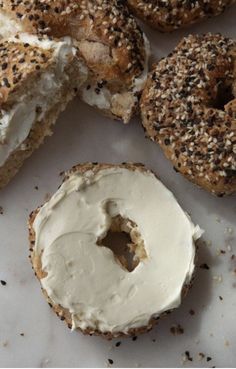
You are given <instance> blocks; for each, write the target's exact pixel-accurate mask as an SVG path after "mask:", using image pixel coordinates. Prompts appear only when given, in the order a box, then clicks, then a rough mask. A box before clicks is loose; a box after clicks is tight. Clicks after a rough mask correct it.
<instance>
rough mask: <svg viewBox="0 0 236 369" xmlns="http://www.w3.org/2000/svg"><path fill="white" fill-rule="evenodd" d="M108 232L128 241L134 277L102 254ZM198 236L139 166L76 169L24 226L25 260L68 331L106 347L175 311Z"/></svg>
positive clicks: (185, 288) (171, 199)
mask: <svg viewBox="0 0 236 369" xmlns="http://www.w3.org/2000/svg"><path fill="white" fill-rule="evenodd" d="M71 214H73V219H72V217H71ZM109 230H111V231H112V232H117V231H120V232H127V233H129V234H130V239H131V243H129V245H128V247H129V248H130V250H132V251H133V253H134V265H133V268H135V269H133V270H132V271H129V270H127V268H126V265H125V263H123V262H122V258H121V257H119V258H117V257H116V256H115V255H114V254H113V252H112V251H111V249H109V248H107V247H105V245H106V243H104V242H105V241H104V240H105V237H106V235H107V233H108V231H109ZM170 230H171V232H170ZM200 235H201V230H200V229H199V227H198V226H196V227H195V226H194V225H193V223H192V222H191V220H190V218H189V217H188V216H187V214H186V213H185V212H184V211H183V210H182V209H181V207H180V206H179V204H178V203H177V201H176V199H175V198H174V196H173V195H172V193H171V192H170V191H169V190H167V189H166V188H165V187H164V185H163V184H162V183H161V182H160V181H159V180H158V179H157V178H156V176H155V175H154V174H153V173H152V172H150V171H149V170H147V169H145V167H144V166H142V165H140V164H122V165H112V164H90V163H89V164H82V165H78V166H76V167H74V168H73V169H72V170H71V171H69V172H68V173H66V177H65V180H64V182H63V184H62V186H61V187H60V188H59V190H58V191H57V192H56V194H55V195H54V196H53V197H52V198H51V199H50V200H49V201H48V202H47V203H46V204H45V205H43V206H42V207H40V208H38V209H37V210H36V211H34V212H33V213H32V214H31V216H30V220H29V238H30V257H31V261H32V264H33V268H34V270H35V273H36V276H37V277H38V279H39V280H40V283H41V285H42V289H43V292H44V295H45V296H46V298H47V300H48V302H49V304H50V306H51V307H52V308H53V310H54V311H55V312H56V313H57V315H58V316H59V317H60V318H61V320H65V321H66V323H67V325H68V326H69V328H72V329H79V330H80V331H82V332H83V333H85V334H91V335H92V334H96V335H101V336H103V337H106V338H109V339H110V338H113V337H118V336H125V335H133V334H139V333H142V332H146V331H148V330H150V329H151V328H152V327H153V325H154V324H155V322H157V320H158V319H159V317H160V316H162V315H163V314H164V313H167V312H169V311H170V310H172V309H174V308H176V307H178V306H179V305H180V303H181V300H182V297H184V295H185V294H186V293H187V291H188V289H189V287H190V285H191V281H192V277H193V272H194V268H195V245H194V241H195V240H197V239H198V238H199V237H200Z"/></svg>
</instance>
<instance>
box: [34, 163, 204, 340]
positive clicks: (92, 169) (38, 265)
mask: <svg viewBox="0 0 236 369" xmlns="http://www.w3.org/2000/svg"><path fill="white" fill-rule="evenodd" d="M114 168H115V169H118V168H125V169H128V170H129V171H139V172H142V173H151V172H150V171H148V170H147V169H146V168H145V167H144V166H143V165H142V164H133V163H122V164H120V165H119V164H114V165H113V164H97V163H85V164H80V165H77V166H74V167H73V168H72V169H71V170H70V171H69V172H66V173H65V178H64V180H63V183H64V182H66V181H68V180H69V179H70V177H71V176H73V175H74V174H80V175H85V174H86V173H90V175H91V173H93V175H96V174H98V173H99V172H100V171H102V170H106V169H114ZM49 201H50V200H49ZM41 208H42V207H39V208H38V209H36V210H35V211H33V212H32V213H31V215H30V218H29V241H30V260H31V263H32V265H33V269H34V271H35V275H36V277H37V278H38V279H39V281H41V279H43V278H45V277H46V276H47V273H46V272H45V271H44V270H43V269H42V253H41V254H39V253H38V252H37V250H36V233H35V228H34V222H35V219H36V218H37V215H38V214H39V212H40V210H41ZM200 234H201V233H199V235H198V236H196V239H197V238H199V237H200ZM192 273H193V272H192ZM193 277H194V273H193V274H192V278H191V279H188V281H187V280H186V282H185V284H184V286H183V288H182V293H181V298H184V297H185V296H186V294H187V292H188V291H189V289H190V287H191V286H192V282H193ZM42 291H43V294H44V295H45V297H46V299H47V301H48V303H49V306H50V307H51V308H52V309H53V310H54V311H55V312H56V314H57V315H58V317H59V318H60V319H61V320H63V321H65V322H66V324H67V325H68V328H69V329H71V328H72V326H73V318H72V315H71V313H70V312H69V311H68V309H65V308H63V307H62V306H61V305H58V304H56V303H55V302H53V301H52V299H51V298H50V297H49V296H48V294H47V292H46V290H45V289H44V288H42ZM170 312H171V310H168V311H165V312H163V313H161V314H160V315H159V316H157V317H155V318H150V320H149V322H148V324H147V325H145V326H143V327H138V328H130V329H129V330H128V331H126V332H123V331H120V332H117V331H116V332H110V331H100V330H98V329H94V328H92V327H87V328H86V329H82V328H80V327H77V329H78V330H80V331H81V332H82V333H83V334H89V335H98V336H101V337H103V338H106V339H112V338H115V337H119V336H122V337H127V336H132V335H138V334H141V333H145V332H148V331H149V330H151V329H152V328H153V326H154V325H155V324H156V323H157V322H158V320H159V318H160V317H162V316H165V315H166V314H168V313H170Z"/></svg>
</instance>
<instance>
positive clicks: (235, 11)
mask: <svg viewBox="0 0 236 369" xmlns="http://www.w3.org/2000/svg"><path fill="white" fill-rule="evenodd" d="M146 31H147V35H148V36H149V37H150V38H151V41H152V47H153V50H154V54H155V55H156V56H157V57H158V58H159V57H161V56H164V55H166V54H167V53H168V52H169V51H170V50H171V49H172V47H174V46H175V45H176V43H177V42H178V40H180V38H181V37H182V36H183V35H187V34H188V33H191V32H207V31H212V32H221V33H223V34H225V35H228V36H231V37H236V7H235V6H234V7H233V8H231V9H230V10H228V11H227V12H226V13H225V14H224V15H222V16H220V17H218V18H215V19H212V20H209V21H207V22H204V23H202V24H200V25H197V26H194V27H191V28H190V29H187V30H184V31H178V32H176V33H173V34H170V35H169V34H164V35H163V34H160V33H158V32H155V31H151V30H150V29H148V28H146ZM84 161H98V162H123V161H135V162H143V163H144V164H146V165H147V166H148V167H149V168H151V169H153V170H154V171H155V172H156V173H157V174H158V176H159V177H160V178H161V180H162V181H163V182H164V184H165V185H166V186H167V187H169V188H170V189H171V190H172V191H173V192H174V194H175V195H176V197H177V199H178V200H179V202H180V204H181V205H182V206H183V207H184V209H185V210H186V211H188V212H189V213H190V214H191V215H192V218H193V220H194V222H195V223H198V224H199V225H200V226H201V227H202V228H204V229H205V231H206V232H205V234H204V236H203V239H204V240H205V241H206V243H205V244H204V243H202V245H201V247H200V250H199V262H198V264H199V265H201V264H202V263H207V264H208V265H209V267H210V269H209V270H206V269H202V268H198V269H197V274H196V280H195V283H194V285H193V288H192V290H191V291H190V292H189V295H188V296H187V298H186V299H185V300H184V302H183V304H182V306H181V307H180V308H179V309H178V310H176V311H175V312H174V313H172V314H171V315H169V316H168V317H167V318H165V319H163V320H161V322H160V323H159V325H158V326H156V327H155V328H154V329H153V330H152V331H151V332H150V333H149V334H145V335H142V336H140V337H138V339H137V340H135V341H133V340H132V339H130V338H129V339H122V340H119V339H116V340H114V341H112V342H107V341H105V340H103V339H101V338H99V337H85V336H83V335H82V334H80V333H77V332H70V331H69V329H68V328H67V327H66V325H65V324H64V323H63V322H61V321H60V320H59V319H58V318H57V317H56V315H55V314H53V313H52V311H51V310H50V309H49V307H48V305H47V303H46V302H45V299H44V298H43V296H42V293H41V291H40V287H39V283H38V281H37V280H36V278H34V275H33V272H32V270H31V265H30V263H29V261H28V240H27V237H28V234H27V226H26V222H27V218H28V214H29V212H30V211H31V210H33V209H35V208H36V207H37V206H38V205H39V204H41V203H42V202H44V200H45V196H46V195H47V194H53V193H54V192H55V191H56V189H57V186H58V185H59V184H60V181H61V178H60V177H59V173H60V172H61V171H63V170H66V169H69V168H70V167H71V166H72V165H74V164H77V163H79V162H84ZM35 186H38V190H37V189H36V188H35ZM0 206H1V207H2V208H3V215H0V235H1V242H0V252H1V254H0V255H1V256H0V280H4V281H6V282H7V284H6V286H2V285H1V284H0V312H1V314H0V366H1V367H3V366H6V367H10V366H13V367H15V366H19V367H28V366H32V367H39V366H40V367H53V366H57V367H63V366H67V367H96V366H97V367H106V366H108V365H110V366H117V367H147V366H149V367H159V366H164V367H173V366H176V367H182V366H190V367H205V366H207V367H212V366H216V367H221V366H227V367H234V366H236V328H235V322H236V273H233V270H235V269H236V259H235V260H234V261H232V260H231V256H232V255H233V254H236V243H235V235H236V229H235V223H236V222H235V220H236V196H230V197H226V198H215V197H213V196H212V195H210V194H208V193H206V192H205V191H203V190H201V189H199V188H197V187H196V186H194V185H193V184H191V183H190V182H188V181H187V180H186V179H184V178H183V177H182V176H181V175H180V174H177V173H176V172H175V171H174V170H173V169H172V165H171V164H170V162H169V161H167V160H166V159H165V158H164V156H163V154H162V152H161V150H160V149H159V147H158V146H157V145H156V144H154V143H152V142H151V141H149V140H148V139H145V137H144V134H143V130H142V127H141V124H140V119H139V118H136V119H134V120H133V121H132V122H131V124H129V125H127V126H125V125H123V124H122V123H120V122H114V121H111V120H109V119H107V118H104V117H102V116H101V115H99V113H97V112H96V111H95V110H93V109H92V108H89V107H88V106H86V105H85V104H83V103H81V102H79V101H78V100H75V101H74V102H73V103H72V104H71V105H70V106H69V107H68V109H67V110H66V112H65V113H64V114H62V116H61V117H60V119H59V121H58V124H57V125H56V127H55V134H54V135H53V136H52V137H51V138H49V139H47V140H46V143H45V145H43V146H42V147H41V148H40V149H39V150H38V151H37V152H35V153H34V155H33V156H32V157H31V158H30V159H28V161H27V162H26V163H25V165H24V167H23V168H22V170H21V171H20V173H19V174H18V175H17V176H16V177H15V179H14V180H13V181H12V182H11V183H10V184H9V186H7V188H6V189H4V190H2V191H1V192H0ZM170 229H171V225H170ZM220 249H222V250H224V251H225V253H224V254H220V255H219V250H220ZM219 296H221V297H222V298H223V300H221V299H220V297H219ZM191 309H192V310H194V312H195V314H194V315H191V314H190V310H191ZM175 324H180V325H181V326H182V327H183V328H184V333H183V334H180V335H176V336H175V335H173V334H172V333H171V332H170V328H171V327H172V326H173V325H175ZM21 334H24V335H21ZM118 341H121V345H120V346H119V347H116V346H115V344H116V342H118ZM185 351H189V355H190V357H191V358H192V361H187V362H185V363H184V362H183V355H184V353H185ZM199 353H203V354H205V355H206V357H207V356H208V357H209V358H211V360H209V359H208V360H209V361H207V360H206V357H205V358H203V359H202V360H200V357H199ZM108 358H109V359H112V360H113V361H114V364H108Z"/></svg>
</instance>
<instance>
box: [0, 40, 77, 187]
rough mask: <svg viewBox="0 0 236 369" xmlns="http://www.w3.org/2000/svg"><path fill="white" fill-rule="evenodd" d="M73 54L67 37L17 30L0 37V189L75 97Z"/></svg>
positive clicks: (49, 131) (75, 58) (74, 60)
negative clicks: (58, 39)
mask: <svg viewBox="0 0 236 369" xmlns="http://www.w3.org/2000/svg"><path fill="white" fill-rule="evenodd" d="M75 55H76V50H75V49H74V47H72V44H71V41H69V40H66V41H63V40H61V42H56V41H51V40H49V39H48V37H46V36H45V37H43V38H40V39H39V38H38V37H37V36H32V35H28V34H21V35H20V36H19V37H12V38H11V39H10V38H9V39H4V40H1V41H0V58H1V65H0V107H1V114H0V188H2V187H3V186H5V185H6V184H7V183H8V182H9V180H10V179H11V178H12V177H13V176H14V175H15V174H16V172H17V171H18V170H19V168H20V167H21V165H22V164H23V161H24V160H25V159H26V158H27V157H28V156H30V155H31V153H32V152H33V151H34V150H35V149H36V148H37V147H38V146H39V145H40V144H41V143H42V142H43V140H44V138H45V137H46V136H48V135H50V134H51V129H52V126H53V124H54V123H55V121H56V119H57V117H58V115H59V113H60V112H61V111H62V110H64V109H65V107H66V106H67V103H68V101H70V100H71V99H72V98H73V97H74V96H75V89H76V87H77V83H75V82H74V81H75V80H76V78H78V76H79V65H78V59H77V57H76V56H75Z"/></svg>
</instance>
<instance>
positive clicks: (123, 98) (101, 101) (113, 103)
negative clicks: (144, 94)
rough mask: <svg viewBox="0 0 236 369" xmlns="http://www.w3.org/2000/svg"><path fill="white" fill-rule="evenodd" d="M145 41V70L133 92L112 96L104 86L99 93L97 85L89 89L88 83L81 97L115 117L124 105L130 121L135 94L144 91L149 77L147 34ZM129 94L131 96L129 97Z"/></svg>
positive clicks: (136, 80)
mask: <svg viewBox="0 0 236 369" xmlns="http://www.w3.org/2000/svg"><path fill="white" fill-rule="evenodd" d="M143 40H144V48H145V62H144V69H143V72H142V73H141V75H140V76H138V77H136V78H134V81H133V86H132V88H131V91H125V92H123V93H115V94H112V93H111V92H110V90H109V89H108V88H107V87H104V86H103V87H102V88H101V89H99V91H98V86H97V83H95V84H90V86H89V88H88V87H87V84H88V83H86V85H84V86H82V87H81V88H80V95H81V98H82V99H83V101H84V102H86V103H87V104H89V105H91V106H95V107H97V108H98V109H101V110H111V112H112V113H113V114H114V115H117V105H118V106H119V105H120V104H121V105H123V109H126V110H127V113H126V116H127V121H129V119H130V116H131V114H132V111H133V108H134V106H135V104H136V103H137V101H138V98H137V96H135V93H139V92H140V91H142V89H143V87H144V84H145V82H146V79H147V75H148V62H149V57H150V43H149V41H148V39H147V37H146V36H145V34H143ZM127 94H129V95H130V96H127ZM126 105H128V106H126ZM121 107H122V106H121ZM124 119H125V123H126V117H124Z"/></svg>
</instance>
